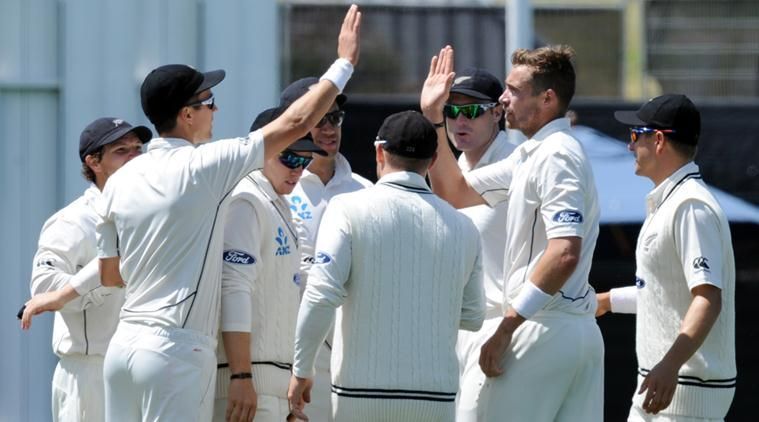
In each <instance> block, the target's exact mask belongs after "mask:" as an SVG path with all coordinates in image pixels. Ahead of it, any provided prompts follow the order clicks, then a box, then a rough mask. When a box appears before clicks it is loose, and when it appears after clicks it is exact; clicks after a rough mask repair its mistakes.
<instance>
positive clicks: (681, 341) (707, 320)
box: [662, 286, 722, 368]
mask: <svg viewBox="0 0 759 422" xmlns="http://www.w3.org/2000/svg"><path fill="white" fill-rule="evenodd" d="M699 287H705V286H698V287H696V288H695V289H694V290H696V289H699ZM701 291H702V292H701V293H700V294H694V296H693V300H692V301H691V304H690V306H689V307H688V311H687V312H686V314H685V318H683V322H682V324H681V325H680V333H679V334H678V336H677V338H675V341H674V342H673V343H672V346H671V347H670V349H669V350H668V351H667V353H666V354H665V355H664V358H662V361H667V362H670V363H671V364H673V365H675V366H676V367H678V368H679V367H681V366H682V365H683V364H684V363H685V362H687V361H688V359H690V358H691V356H693V354H694V353H696V351H697V350H698V349H699V347H701V345H702V344H703V343H704V340H705V339H706V336H707V335H709V331H711V328H712V326H713V325H714V322H715V321H716V320H717V317H718V316H719V313H720V311H721V309H722V301H721V291H720V290H719V289H718V288H716V287H714V286H708V287H706V288H705V289H701Z"/></svg>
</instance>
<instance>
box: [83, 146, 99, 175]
mask: <svg viewBox="0 0 759 422" xmlns="http://www.w3.org/2000/svg"><path fill="white" fill-rule="evenodd" d="M87 155H92V156H93V157H95V159H96V160H97V161H100V160H102V159H103V147H100V148H98V149H96V150H95V151H93V152H92V153H90V154H87ZM84 158H85V160H84V161H82V176H84V178H85V179H87V181H88V182H92V183H95V172H94V171H92V169H91V168H90V166H88V165H87V160H86V159H87V157H84Z"/></svg>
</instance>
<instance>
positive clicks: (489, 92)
mask: <svg viewBox="0 0 759 422" xmlns="http://www.w3.org/2000/svg"><path fill="white" fill-rule="evenodd" d="M450 92H451V94H462V95H466V96H468V97H472V98H476V99H478V100H483V101H491V102H494V103H497V102H498V98H499V97H500V96H501V94H503V85H502V84H501V81H499V80H498V78H496V77H495V76H493V74H492V73H490V72H488V71H487V70H485V69H480V68H476V67H468V68H466V69H464V71H463V72H461V73H457V74H456V79H454V80H453V85H452V86H451V90H450Z"/></svg>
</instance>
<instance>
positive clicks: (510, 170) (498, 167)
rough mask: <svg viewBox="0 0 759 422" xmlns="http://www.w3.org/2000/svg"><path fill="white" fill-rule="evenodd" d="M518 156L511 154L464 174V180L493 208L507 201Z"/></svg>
mask: <svg viewBox="0 0 759 422" xmlns="http://www.w3.org/2000/svg"><path fill="white" fill-rule="evenodd" d="M519 155H520V154H518V153H515V154H511V155H509V156H508V157H506V158H504V159H503V160H500V161H497V162H495V163H493V164H490V165H487V166H484V167H480V168H478V169H475V170H472V171H470V172H468V173H464V178H465V179H466V181H467V183H469V185H470V186H471V187H472V188H473V189H474V190H475V191H477V193H479V194H480V195H481V196H482V198H483V199H484V200H485V202H487V203H488V205H490V206H491V207H494V206H496V205H498V204H500V203H501V202H504V201H507V200H508V199H509V186H510V185H511V179H512V177H513V175H514V168H515V167H516V164H517V157H518V156H519Z"/></svg>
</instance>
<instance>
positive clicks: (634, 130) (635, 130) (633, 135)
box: [630, 126, 675, 144]
mask: <svg viewBox="0 0 759 422" xmlns="http://www.w3.org/2000/svg"><path fill="white" fill-rule="evenodd" d="M656 132H661V133H675V130H674V129H655V128H651V127H645V126H639V127H631V128H630V142H632V143H633V144H634V143H636V142H638V139H639V138H640V136H641V135H645V134H647V133H656Z"/></svg>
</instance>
